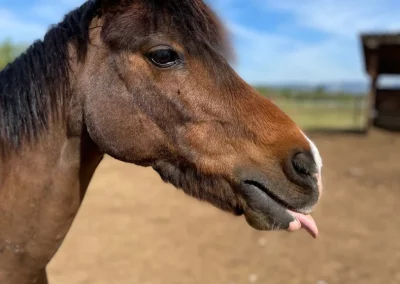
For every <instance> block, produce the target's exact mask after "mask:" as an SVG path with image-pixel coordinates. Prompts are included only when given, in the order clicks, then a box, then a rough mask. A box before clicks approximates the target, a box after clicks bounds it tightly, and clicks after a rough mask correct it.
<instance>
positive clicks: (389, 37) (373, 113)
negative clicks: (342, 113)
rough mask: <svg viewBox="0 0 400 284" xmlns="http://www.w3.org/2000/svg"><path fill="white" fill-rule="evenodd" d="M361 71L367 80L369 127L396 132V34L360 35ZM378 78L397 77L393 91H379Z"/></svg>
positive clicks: (399, 41) (399, 124) (399, 49)
mask: <svg viewBox="0 0 400 284" xmlns="http://www.w3.org/2000/svg"><path fill="white" fill-rule="evenodd" d="M361 41H362V46H363V52H364V60H365V69H366V72H367V73H368V75H369V76H370V79H371V83H370V84H371V85H370V96H369V105H368V109H367V116H368V123H367V129H368V128H369V127H370V126H375V127H379V128H383V129H386V130H392V131H400V33H397V34H363V35H361ZM381 75H397V76H399V83H398V85H397V86H396V87H390V88H388V87H382V88H381V87H380V86H379V78H380V76H381Z"/></svg>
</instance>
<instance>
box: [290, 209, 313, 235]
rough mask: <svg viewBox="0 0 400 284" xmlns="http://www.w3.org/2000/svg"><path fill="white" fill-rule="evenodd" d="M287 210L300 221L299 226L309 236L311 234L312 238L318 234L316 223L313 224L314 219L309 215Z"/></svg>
mask: <svg viewBox="0 0 400 284" xmlns="http://www.w3.org/2000/svg"><path fill="white" fill-rule="evenodd" d="M289 212H290V213H291V214H292V215H293V216H294V217H295V218H296V219H297V220H298V221H299V222H300V224H301V227H302V228H304V229H305V230H306V231H307V232H308V233H309V234H310V235H311V236H313V238H316V237H317V236H318V228H317V224H315V221H314V219H313V217H311V215H304V214H301V213H297V212H293V211H289ZM299 229H300V228H299Z"/></svg>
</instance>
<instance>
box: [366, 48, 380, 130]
mask: <svg viewBox="0 0 400 284" xmlns="http://www.w3.org/2000/svg"><path fill="white" fill-rule="evenodd" d="M370 60H371V62H370V70H368V73H369V75H370V76H371V85H370V93H369V96H368V101H367V107H366V118H367V121H366V126H365V131H366V132H368V131H369V130H370V128H371V127H372V126H373V123H374V119H375V116H376V111H375V103H376V91H377V88H378V78H379V71H378V68H379V58H378V54H377V51H376V50H374V53H373V54H372V55H371V57H370Z"/></svg>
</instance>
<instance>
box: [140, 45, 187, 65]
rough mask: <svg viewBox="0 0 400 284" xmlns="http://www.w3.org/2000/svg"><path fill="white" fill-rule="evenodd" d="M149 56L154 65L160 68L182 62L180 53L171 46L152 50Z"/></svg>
mask: <svg viewBox="0 0 400 284" xmlns="http://www.w3.org/2000/svg"><path fill="white" fill-rule="evenodd" d="M147 57H148V58H149V59H150V61H151V62H152V63H153V64H154V65H156V66H157V67H160V68H168V67H172V66H174V65H175V64H177V63H179V62H180V57H179V55H178V54H177V53H176V52H175V51H174V50H172V49H171V48H163V49H157V50H154V51H151V50H150V52H149V53H148V54H147Z"/></svg>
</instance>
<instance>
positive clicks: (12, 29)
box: [0, 9, 46, 42]
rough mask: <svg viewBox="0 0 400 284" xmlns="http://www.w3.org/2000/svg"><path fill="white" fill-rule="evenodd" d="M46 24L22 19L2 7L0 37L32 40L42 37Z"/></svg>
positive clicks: (0, 11)
mask: <svg viewBox="0 0 400 284" xmlns="http://www.w3.org/2000/svg"><path fill="white" fill-rule="evenodd" d="M45 32H46V26H44V25H40V24H37V23H34V22H29V21H22V20H21V19H19V18H18V17H17V16H16V15H15V14H13V13H11V12H10V11H8V10H5V9H0V39H4V38H12V39H13V40H14V41H20V42H31V41H33V40H35V39H37V38H39V37H42V36H43V34H44V33H45Z"/></svg>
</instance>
